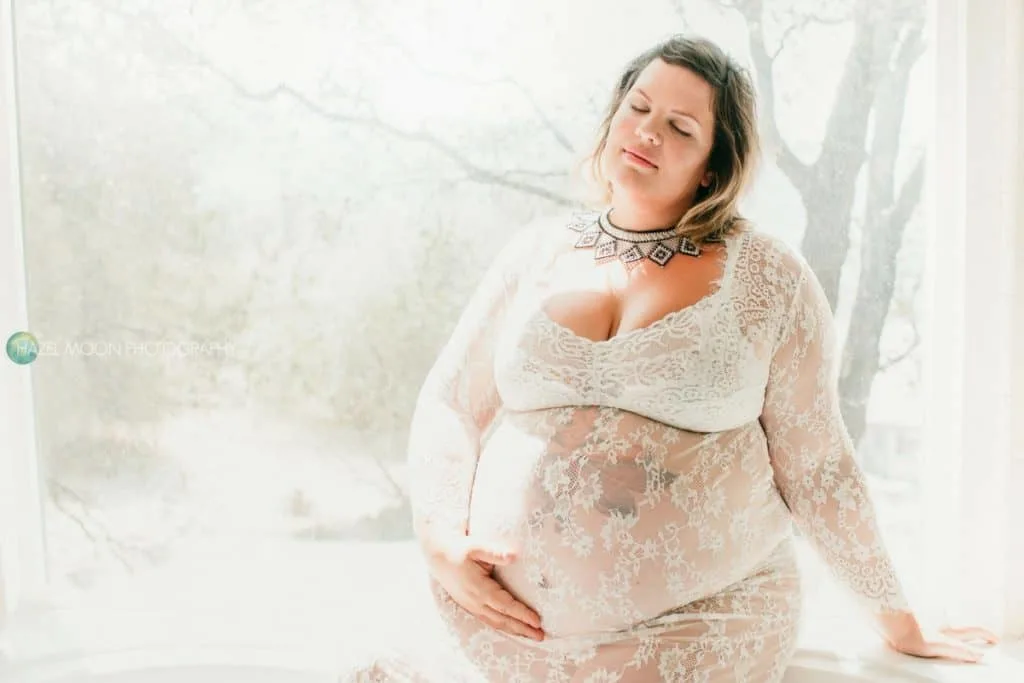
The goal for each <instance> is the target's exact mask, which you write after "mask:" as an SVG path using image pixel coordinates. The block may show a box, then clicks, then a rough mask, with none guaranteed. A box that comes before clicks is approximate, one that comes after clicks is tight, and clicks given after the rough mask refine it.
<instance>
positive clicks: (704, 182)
mask: <svg viewBox="0 0 1024 683" xmlns="http://www.w3.org/2000/svg"><path fill="white" fill-rule="evenodd" d="M714 179H715V174H714V173H713V172H711V171H708V172H707V173H705V174H704V177H703V178H701V179H700V185H701V187H710V186H711V182H712V181H713V180H714Z"/></svg>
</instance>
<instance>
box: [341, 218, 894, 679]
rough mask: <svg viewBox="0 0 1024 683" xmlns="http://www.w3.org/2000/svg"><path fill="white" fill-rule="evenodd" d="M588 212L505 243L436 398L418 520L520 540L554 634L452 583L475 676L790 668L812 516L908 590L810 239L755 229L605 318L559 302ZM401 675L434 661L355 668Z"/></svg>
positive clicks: (837, 548)
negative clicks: (851, 405)
mask: <svg viewBox="0 0 1024 683" xmlns="http://www.w3.org/2000/svg"><path fill="white" fill-rule="evenodd" d="M566 221H568V217H565V218H564V219H563V220H562V221H559V222H554V223H550V222H546V223H543V224H541V225H539V226H534V227H531V228H529V229H526V230H523V231H522V232H520V233H519V234H518V235H516V236H515V237H514V238H513V240H512V241H511V242H510V243H509V244H508V246H507V247H506V248H505V249H504V250H503V251H502V253H501V254H500V255H499V257H498V258H497V259H496V261H495V262H494V264H493V265H492V266H491V268H490V269H489V270H488V272H487V274H486V275H485V277H484V279H483V281H482V282H481V284H480V285H479V287H478V288H477V290H476V292H475V293H474V296H473V297H472V300H471V301H470V303H469V305H468V306H467V307H466V309H465V311H464V312H463V315H462V316H461V318H460V320H459V322H458V324H457V326H456V329H455V330H454V332H453V334H452V336H451V338H450V339H449V341H448V343H447V344H446V345H445V347H444V348H443V349H442V351H441V353H440V355H439V357H438V359H437V361H436V363H435V365H434V366H433V368H432V369H431V371H430V373H429V375H428V377H427V379H426V381H425V383H424V386H423V388H422V391H421V393H420V397H419V401H418V403H417V408H416V411H415V415H414V418H413V424H412V429H411V435H410V454H409V462H410V467H411V472H410V482H412V490H411V495H412V501H413V511H414V512H413V514H414V517H415V519H416V522H417V525H418V527H420V528H428V527H429V528H430V529H432V531H433V532H450V533H463V532H465V531H466V530H468V532H469V533H471V534H474V535H480V536H482V537H486V538H492V539H496V540H501V541H504V542H507V543H509V544H511V545H513V546H515V547H517V548H518V549H519V550H520V554H521V557H520V559H519V561H518V562H516V563H514V564H512V565H510V566H508V567H502V568H499V569H498V570H496V577H497V578H498V579H499V581H501V582H502V583H503V584H504V585H505V586H506V587H507V588H508V589H509V590H510V591H511V592H512V593H513V594H515V595H516V596H517V597H519V598H520V599H521V600H523V601H524V602H526V603H527V604H529V605H530V606H531V607H532V608H533V609H535V610H536V611H537V612H538V613H539V614H540V615H541V618H542V621H543V628H544V630H545V632H546V633H547V636H548V637H547V639H546V640H545V641H544V642H542V643H537V642H534V641H530V640H527V639H523V638H516V637H513V636H509V635H507V634H504V633H500V632H497V631H494V630H493V629H491V628H490V627H488V626H486V625H484V624H483V623H482V622H480V621H479V620H477V619H475V618H474V617H472V616H471V615H470V614H468V613H467V612H465V611H464V610H462V609H461V608H460V607H458V606H457V605H456V604H455V603H454V602H453V601H451V599H450V598H449V597H448V596H447V595H446V594H445V593H444V591H443V590H442V589H441V588H440V586H438V585H437V584H434V583H432V584H431V586H432V592H433V594H434V597H435V601H436V604H437V606H438V610H439V613H440V615H441V617H442V618H443V620H444V622H445V623H446V624H447V626H448V634H447V636H448V637H449V638H450V640H449V641H448V642H449V646H450V651H449V653H448V654H450V655H451V657H450V664H451V666H453V667H456V668H457V669H458V670H459V671H460V672H461V673H459V677H462V678H465V679H466V680H488V681H523V682H526V681H595V682H596V681H623V682H629V681H656V680H666V681H750V682H754V681H756V682H758V683H762V682H764V681H775V680H779V678H781V676H782V671H783V670H784V667H785V663H786V661H787V660H788V657H789V656H790V654H791V652H792V647H793V641H794V638H795V633H796V627H797V623H798V617H799V613H800V592H799V579H798V577H797V572H796V568H795V564H794V562H793V557H792V541H791V535H792V524H793V523H795V525H796V527H797V528H798V529H799V530H800V531H801V533H802V534H803V535H804V536H806V537H807V538H808V539H809V540H810V541H811V543H812V544H813V545H814V547H815V548H816V549H817V550H818V551H819V552H820V554H821V555H822V557H823V558H824V559H825V561H826V562H827V563H828V564H829V565H830V566H831V567H832V569H833V570H834V572H835V574H836V576H837V578H838V579H839V580H840V581H842V582H843V583H844V584H845V585H846V587H847V588H849V589H850V590H851V591H852V592H853V593H854V594H855V595H856V597H858V598H859V599H860V601H861V603H862V604H863V605H864V607H865V609H866V610H867V611H868V612H883V611H891V610H903V609H906V608H907V605H906V600H905V598H904V595H903V592H902V589H901V587H900V586H899V583H898V581H897V579H896V576H895V573H894V571H893V567H892V564H891V562H890V559H889V556H888V554H887V553H886V551H885V548H884V547H883V544H882V541H881V537H880V535H879V530H878V527H877V524H876V522H875V519H874V513H873V509H872V505H871V501H870V498H869V496H868V492H867V489H866V486H865V482H864V478H863V476H862V474H861V472H860V469H859V467H858V465H857V463H856V461H855V459H854V456H853V449H852V444H851V442H850V439H849V437H848V435H847V433H846V430H845V428H844V426H843V423H842V420H841V417H840V414H839V407H838V405H839V404H838V398H837V394H836V383H835V371H836V355H837V348H836V344H835V339H834V334H833V323H832V315H831V312H830V310H829V307H828V304H827V301H826V300H825V298H824V296H823V293H822V292H821V289H820V287H819V285H818V282H817V280H816V279H815V277H814V275H813V273H812V271H811V270H810V268H809V267H808V266H807V264H806V263H805V262H804V261H803V259H802V258H801V257H800V256H799V255H798V254H796V253H795V252H793V251H792V250H790V249H789V248H787V247H786V246H785V245H784V244H782V243H781V242H779V241H778V240H775V239H772V238H770V237H768V236H765V235H763V234H760V233H758V232H756V231H750V230H747V231H740V232H737V233H735V234H733V235H730V236H729V237H728V238H727V241H726V252H725V253H726V256H725V259H724V265H723V272H722V276H721V279H720V280H719V282H718V283H717V287H716V288H715V289H714V290H713V292H712V293H711V294H709V295H708V296H706V297H705V298H704V299H701V300H700V301H698V302H697V303H696V304H694V305H692V306H690V307H688V308H684V309H682V310H679V311H676V312H674V313H671V314H669V315H668V316H666V317H664V318H662V319H660V320H658V321H656V322H654V323H653V324H651V325H649V326H648V327H645V328H641V329H638V330H633V331H631V332H626V333H624V334H622V335H620V336H616V337H612V338H611V339H608V340H603V341H593V340H590V339H587V338H585V337H581V336H579V335H577V334H576V333H574V332H573V331H572V330H571V329H569V328H568V327H566V326H563V325H561V324H559V323H557V322H555V321H554V320H553V319H552V318H551V317H549V315H548V314H547V313H546V312H545V306H544V302H545V298H546V296H548V294H549V293H550V282H551V278H552V274H553V270H554V268H555V264H556V262H557V260H556V257H557V256H558V255H559V254H562V253H564V252H565V251H566V250H567V249H571V248H572V246H571V240H570V238H569V233H568V231H567V230H566V229H565V228H564V227H562V225H563V224H564V222H566ZM403 670H404V671H405V673H404V674H400V673H399V672H400V671H403ZM389 672H390V673H389ZM403 675H404V676H407V678H402V676H403ZM446 675H454V674H446ZM371 676H377V677H378V678H377V679H375V678H372V677H371ZM417 677H418V678H417ZM378 679H379V680H432V679H431V678H430V676H429V675H428V674H427V672H426V670H425V669H417V668H416V667H414V666H411V665H410V664H408V663H405V664H404V665H401V663H400V662H399V661H398V660H397V659H391V660H387V659H382V660H380V661H379V662H378V663H377V664H376V665H374V666H371V667H367V668H365V669H363V670H362V672H361V673H353V674H352V680H378ZM445 680H448V679H445Z"/></svg>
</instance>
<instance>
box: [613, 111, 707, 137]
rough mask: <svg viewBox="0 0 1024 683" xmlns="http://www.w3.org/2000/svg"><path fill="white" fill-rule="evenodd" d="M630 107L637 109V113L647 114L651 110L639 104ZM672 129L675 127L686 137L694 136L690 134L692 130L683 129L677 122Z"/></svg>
mask: <svg viewBox="0 0 1024 683" xmlns="http://www.w3.org/2000/svg"><path fill="white" fill-rule="evenodd" d="M629 108H630V109H632V110H633V111H635V112H636V113H638V114H646V113H647V112H649V111H650V109H643V108H641V107H638V106H636V105H635V104H631V105H629ZM672 129H673V130H675V131H676V132H677V133H679V134H680V135H684V136H686V137H693V136H692V135H691V134H690V132H689V131H686V130H683V129H682V128H680V127H679V126H677V125H676V124H674V123H673V124H672Z"/></svg>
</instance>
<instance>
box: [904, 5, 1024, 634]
mask: <svg viewBox="0 0 1024 683" xmlns="http://www.w3.org/2000/svg"><path fill="white" fill-rule="evenodd" d="M932 27H933V34H932V37H931V38H932V40H933V41H934V44H935V46H936V64H935V69H934V71H935V81H934V86H935V87H934V95H935V112H936V119H935V139H934V140H933V144H932V146H931V158H930V163H931V169H930V171H931V172H930V173H929V182H930V183H931V187H930V188H929V189H930V192H929V196H930V197H931V202H930V203H929V204H930V206H929V209H930V210H931V211H932V212H933V213H932V216H930V225H931V226H932V233H931V234H932V238H933V240H934V243H933V245H932V248H931V249H930V250H929V252H930V262H929V264H928V271H929V283H928V284H929V288H928V291H930V292H931V294H932V297H933V300H932V305H931V307H930V308H931V312H932V319H931V320H930V321H929V322H928V325H927V327H928V330H929V335H928V339H927V341H926V344H925V345H924V348H925V358H926V364H925V367H926V368H927V371H926V372H925V376H926V382H927V383H928V387H927V390H926V392H925V395H926V396H927V397H928V398H927V401H928V404H927V414H928V418H927V421H926V439H925V444H926V447H925V452H924V458H923V460H924V482H923V484H924V485H923V487H922V488H923V490H924V491H925V494H926V500H925V501H924V512H925V520H927V524H926V528H927V540H926V542H925V547H926V552H927V563H926V565H925V566H926V567H927V572H925V574H926V576H924V577H922V579H923V580H925V581H928V582H929V584H930V585H929V586H928V587H927V593H926V594H927V595H928V596H930V597H931V598H932V600H934V601H936V602H938V601H941V602H942V603H944V604H945V605H946V606H948V608H949V612H948V613H947V614H946V615H944V616H946V617H947V618H948V619H950V620H953V621H956V622H959V623H964V622H969V623H978V624H985V625H988V626H991V627H992V628H994V629H996V630H998V631H1000V632H1002V633H1003V634H1004V635H1005V637H1007V638H1010V639H1013V638H1024V533H1021V532H1020V531H1019V525H1020V524H1021V523H1024V168H1022V165H1021V163H1020V160H1021V159H1022V158H1024V134H1022V131H1021V128H1022V125H1024V120H1022V117H1021V112H1022V111H1024V104H1022V92H1021V87H1020V82H1021V78H1022V77H1024V64H1022V61H1024V50H1022V46H1021V42H1022V41H1024V10H1022V7H1021V3H1020V0H986V2H976V1H975V2H969V1H968V0H934V2H933V5H932Z"/></svg>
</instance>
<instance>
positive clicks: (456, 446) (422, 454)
mask: <svg viewBox="0 0 1024 683" xmlns="http://www.w3.org/2000/svg"><path fill="white" fill-rule="evenodd" d="M529 239H530V236H529V231H527V230H523V231H521V232H520V233H519V234H517V235H516V236H514V237H513V238H512V239H511V240H510V241H509V242H508V244H506V245H505V247H504V248H503V249H502V250H501V252H500V253H499V254H498V257H497V258H496V259H495V261H494V262H493V263H492V264H491V266H490V267H489V268H488V270H487V272H486V273H485V274H484V277H483V279H482V280H481V281H480V283H479V284H478V285H477V288H476V290H475V291H474V293H473V295H472V296H471V297H470V300H469V302H468V304H467V305H466V307H465V309H464V310H463V311H462V314H461V316H460V317H459V320H458V322H457V323H456V325H455V328H454V331H453V332H452V334H451V336H450V338H449V339H448V341H447V343H446V344H445V345H444V347H443V348H442V349H441V351H440V353H439V355H438V357H437V359H436V360H435V362H434V364H433V366H432V367H431V369H430V371H429V372H428V374H427V377H426V379H425V380H424V383H423V386H422V387H421V389H420V392H419V395H418V398H417V401H416V406H415V409H414V412H413V416H412V421H411V425H410V431H409V449H408V461H407V462H408V470H409V497H410V502H411V507H412V518H413V524H414V527H415V529H416V531H417V535H420V537H421V538H422V536H421V533H422V532H423V531H425V530H426V529H427V528H430V529H431V530H436V531H438V532H440V533H443V534H447V533H461V534H464V533H465V531H466V523H467V518H468V514H469V497H470V491H471V488H472V484H473V477H474V475H475V472H476V463H477V457H478V455H479V450H480V440H481V437H482V436H483V435H484V433H485V432H486V430H487V427H488V426H489V425H490V423H491V421H492V420H493V419H494V416H495V415H496V414H497V412H498V410H499V409H500V408H501V397H500V396H499V395H498V390H497V388H496V386H495V382H494V355H493V353H494V344H495V341H496V339H497V336H498V334H499V332H500V330H501V327H502V322H503V320H504V314H505V310H506V308H507V304H508V302H509V300H510V298H511V297H512V295H513V293H514V289H515V286H516V282H517V277H516V273H517V271H518V270H519V269H520V268H521V265H522V263H523V258H524V254H523V250H524V249H525V248H527V242H528V240H529Z"/></svg>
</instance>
